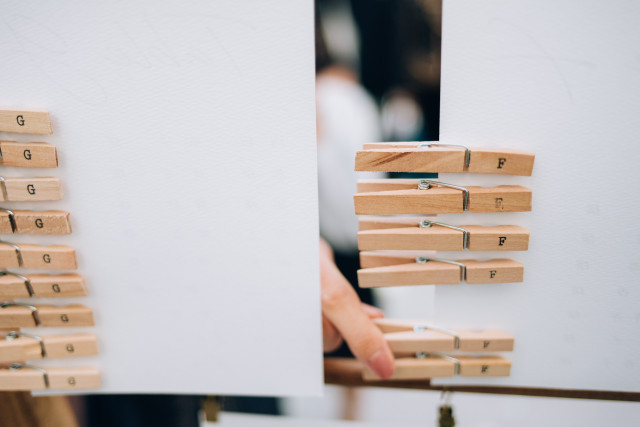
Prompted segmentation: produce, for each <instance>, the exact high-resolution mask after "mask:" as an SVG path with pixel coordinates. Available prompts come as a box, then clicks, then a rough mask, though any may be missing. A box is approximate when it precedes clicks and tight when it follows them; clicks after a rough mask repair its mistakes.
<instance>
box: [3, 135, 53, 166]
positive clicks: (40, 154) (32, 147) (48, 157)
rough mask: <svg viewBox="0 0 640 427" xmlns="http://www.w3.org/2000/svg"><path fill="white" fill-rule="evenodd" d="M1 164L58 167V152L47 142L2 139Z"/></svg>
mask: <svg viewBox="0 0 640 427" xmlns="http://www.w3.org/2000/svg"><path fill="white" fill-rule="evenodd" d="M0 154H2V156H1V157H0V165H2V166H16V167H23V168H57V167H58V152H57V150H56V147H55V146H54V145H51V144H49V143H46V142H15V141H0Z"/></svg>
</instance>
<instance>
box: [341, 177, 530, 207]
mask: <svg viewBox="0 0 640 427" xmlns="http://www.w3.org/2000/svg"><path fill="white" fill-rule="evenodd" d="M450 187H451V188H450ZM453 187H455V188H453ZM353 197H354V205H355V211H356V215H396V214H437V213H462V212H464V211H469V212H525V211H530V210H531V190H530V189H528V188H525V187H521V186H518V185H501V186H498V187H476V186H467V187H460V186H451V185H450V184H446V183H442V182H438V181H434V180H424V179H423V180H413V179H379V180H373V179H370V180H361V181H358V193H357V194H355V195H354V196H353Z"/></svg>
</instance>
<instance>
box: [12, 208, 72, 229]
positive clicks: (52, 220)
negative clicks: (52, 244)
mask: <svg viewBox="0 0 640 427" xmlns="http://www.w3.org/2000/svg"><path fill="white" fill-rule="evenodd" d="M13 233H20V234H71V223H70V222H69V213H68V212H64V211H21V210H13V209H11V210H10V209H6V208H0V234H13Z"/></svg>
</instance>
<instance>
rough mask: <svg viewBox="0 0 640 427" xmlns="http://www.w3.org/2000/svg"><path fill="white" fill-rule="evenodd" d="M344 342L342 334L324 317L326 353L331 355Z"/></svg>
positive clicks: (323, 327)
mask: <svg viewBox="0 0 640 427" xmlns="http://www.w3.org/2000/svg"><path fill="white" fill-rule="evenodd" d="M342 341H343V340H342V335H340V332H338V330H337V329H336V328H335V326H333V325H332V324H331V322H329V320H328V319H327V318H326V317H325V316H322V347H323V350H324V352H325V353H330V352H332V351H334V350H337V349H338V347H340V346H341V345H342Z"/></svg>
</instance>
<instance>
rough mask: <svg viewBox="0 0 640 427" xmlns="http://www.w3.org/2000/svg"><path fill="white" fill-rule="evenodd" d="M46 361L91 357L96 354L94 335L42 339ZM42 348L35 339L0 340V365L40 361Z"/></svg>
mask: <svg viewBox="0 0 640 427" xmlns="http://www.w3.org/2000/svg"><path fill="white" fill-rule="evenodd" d="M42 340H43V343H44V348H45V351H46V358H47V359H59V358H67V357H80V356H93V355H95V354H98V341H97V339H96V337H95V335H91V334H73V335H52V336H43V337H42ZM42 358H43V357H42V347H41V346H40V342H39V341H38V340H37V339H35V338H30V337H22V336H21V337H18V338H15V339H13V340H6V339H5V340H0V363H9V362H21V361H25V360H38V359H42Z"/></svg>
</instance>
